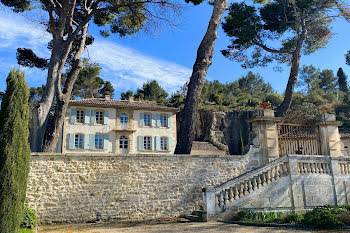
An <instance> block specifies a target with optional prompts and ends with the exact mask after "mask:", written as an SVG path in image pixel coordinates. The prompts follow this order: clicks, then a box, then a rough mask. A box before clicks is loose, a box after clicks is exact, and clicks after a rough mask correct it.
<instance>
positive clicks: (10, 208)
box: [0, 69, 30, 233]
mask: <svg viewBox="0 0 350 233" xmlns="http://www.w3.org/2000/svg"><path fill="white" fill-rule="evenodd" d="M6 82H7V90H6V92H5V94H4V97H3V101H2V103H1V111H0V122H1V124H0V232H1V233H14V232H17V228H18V227H19V224H20V219H21V214H22V210H23V206H24V200H25V196H26V189H27V178H28V172H29V162H30V149H29V144H28V134H29V132H28V116H29V109H28V98H29V90H28V87H27V84H26V82H25V80H24V73H22V72H20V71H19V70H15V69H13V70H11V72H10V74H9V75H8V77H7V80H6Z"/></svg>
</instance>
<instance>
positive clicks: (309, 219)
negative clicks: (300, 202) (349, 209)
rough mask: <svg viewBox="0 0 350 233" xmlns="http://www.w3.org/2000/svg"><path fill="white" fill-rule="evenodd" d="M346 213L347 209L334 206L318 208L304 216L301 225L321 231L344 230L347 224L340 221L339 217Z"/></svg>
mask: <svg viewBox="0 0 350 233" xmlns="http://www.w3.org/2000/svg"><path fill="white" fill-rule="evenodd" d="M344 212H346V209H344V208H336V207H333V206H324V207H316V208H314V209H313V210H311V211H309V212H306V213H305V214H304V219H303V220H302V221H301V223H302V224H303V225H306V226H312V227H315V228H319V229H336V228H342V227H344V225H345V224H344V223H343V222H341V221H340V220H338V216H339V215H340V214H341V213H344Z"/></svg>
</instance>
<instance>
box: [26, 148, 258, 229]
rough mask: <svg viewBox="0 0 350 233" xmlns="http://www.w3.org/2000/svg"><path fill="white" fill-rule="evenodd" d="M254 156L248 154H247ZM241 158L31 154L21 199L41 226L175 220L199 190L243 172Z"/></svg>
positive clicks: (192, 206) (197, 202) (195, 202)
mask: <svg viewBox="0 0 350 233" xmlns="http://www.w3.org/2000/svg"><path fill="white" fill-rule="evenodd" d="M253 156H254V155H253ZM248 161H251V157H250V156H249V155H245V156H189V155H129V156H112V155H108V154H104V155H102V154H101V155H96V154H94V155H88V154H87V155H77V154H75V155H74V154H66V155H62V154H46V155H45V154H33V155H32V159H31V170H30V174H29V180H28V190H27V200H26V203H27V205H28V206H29V207H31V208H33V209H34V210H35V211H36V212H37V214H38V216H39V219H40V221H41V222H42V223H46V224H50V223H66V222H86V221H88V220H93V219H96V215H97V213H101V215H102V218H103V219H146V218H165V217H176V216H180V215H182V214H188V213H191V212H192V211H193V210H199V209H200V206H202V205H203V192H202V188H203V187H207V186H215V185H218V184H221V183H222V182H225V181H227V180H229V179H232V178H233V177H235V176H237V175H239V174H241V173H242V172H244V171H245V170H246V168H247V166H248Z"/></svg>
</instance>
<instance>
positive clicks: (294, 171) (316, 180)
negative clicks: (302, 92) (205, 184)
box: [204, 155, 350, 220]
mask: <svg viewBox="0 0 350 233" xmlns="http://www.w3.org/2000/svg"><path fill="white" fill-rule="evenodd" d="M349 186H350V158H349V157H347V156H343V157H332V156H323V155H288V156H284V157H281V158H279V159H277V160H274V161H273V162H271V163H269V164H267V165H265V166H263V167H260V168H257V169H254V170H252V171H250V172H248V173H245V174H243V175H241V176H239V177H237V178H235V179H232V180H230V181H228V182H226V183H223V184H222V185H219V186H216V187H213V188H207V189H206V193H205V199H204V201H205V204H206V206H205V208H206V211H207V214H206V217H207V220H211V219H217V218H218V217H219V215H221V214H222V213H224V212H228V211H230V210H234V209H249V210H259V211H305V210H308V209H311V208H314V207H316V206H323V205H342V204H350V190H349V188H348V187H349Z"/></svg>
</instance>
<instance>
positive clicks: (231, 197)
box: [229, 188, 234, 202]
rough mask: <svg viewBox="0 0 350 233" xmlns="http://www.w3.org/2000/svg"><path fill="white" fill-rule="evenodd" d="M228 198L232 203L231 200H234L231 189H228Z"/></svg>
mask: <svg viewBox="0 0 350 233" xmlns="http://www.w3.org/2000/svg"><path fill="white" fill-rule="evenodd" d="M229 197H230V198H229V200H230V202H232V201H233V199H234V196H233V188H230V193H229Z"/></svg>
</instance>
